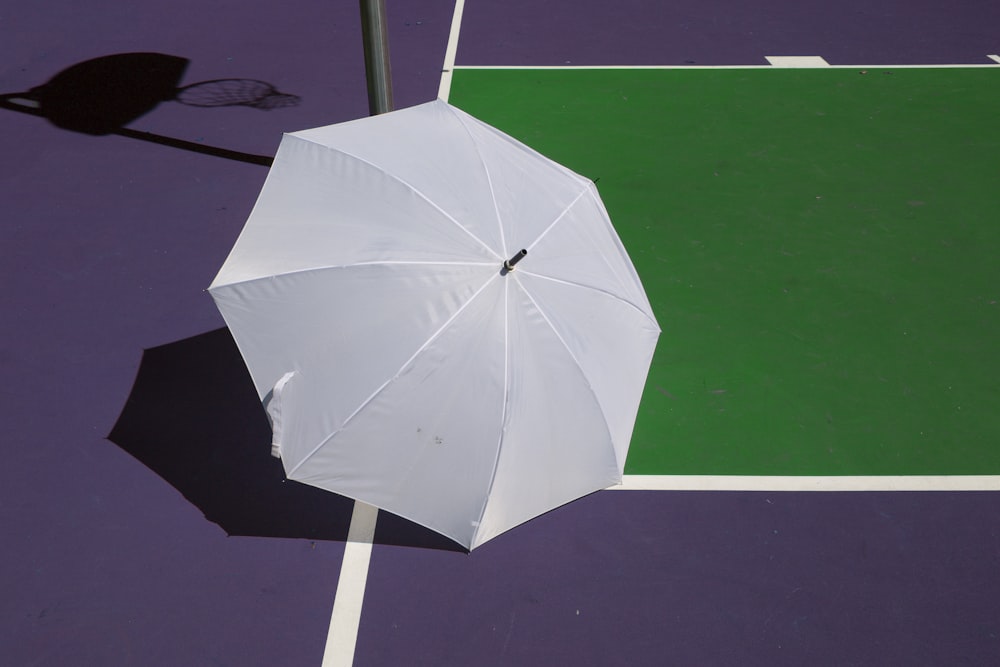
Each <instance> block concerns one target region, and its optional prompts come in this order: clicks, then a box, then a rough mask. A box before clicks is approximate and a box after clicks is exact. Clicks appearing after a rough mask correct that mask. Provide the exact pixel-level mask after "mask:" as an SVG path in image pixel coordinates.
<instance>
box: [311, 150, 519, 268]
mask: <svg viewBox="0 0 1000 667" xmlns="http://www.w3.org/2000/svg"><path fill="white" fill-rule="evenodd" d="M296 138H297V139H300V140H301V141H306V142H309V143H311V144H313V145H315V146H320V147H321V148H325V149H327V150H331V151H334V152H336V153H340V154H341V155H345V156H347V157H349V158H353V159H355V160H357V161H358V162H360V163H362V164H366V165H368V166H369V167H371V168H372V169H374V170H376V171H378V172H380V173H382V175H384V176H386V177H388V178H390V179H392V180H394V181H396V182H397V183H399V184H401V185H403V186H405V187H407V188H409V189H410V191H411V192H413V193H414V194H415V195H417V196H418V197H420V198H421V199H423V200H424V201H425V202H427V203H428V204H430V205H431V206H432V207H433V208H434V209H435V210H437V211H438V212H440V213H441V215H443V216H444V217H446V218H447V219H448V220H450V221H451V222H452V224H454V225H455V226H456V227H458V228H459V229H461V230H462V231H463V232H465V233H466V234H468V235H469V237H470V238H472V239H473V240H475V241H476V242H477V243H479V245H481V246H482V247H483V248H485V249H486V251H487V252H489V253H490V254H491V255H494V256H496V257H497V258H498V259H503V258H502V257H501V256H500V255H498V254H497V253H496V251H495V250H493V248H491V247H489V245H487V244H486V243H485V242H484V241H483V240H482V239H481V238H479V237H478V236H476V235H475V234H473V233H472V232H471V231H469V229H467V228H466V227H465V225H463V224H462V223H460V222H459V221H458V220H456V219H455V217H454V216H452V215H451V214H450V213H448V212H447V211H445V210H444V209H443V208H441V207H440V206H438V205H437V204H435V203H434V202H433V201H432V200H431V199H430V197H428V196H427V195H425V194H424V193H423V192H421V191H420V190H418V189H417V188H416V186H414V185H413V184H412V183H410V182H408V181H405V180H403V179H402V178H400V177H399V176H397V175H396V174H393V173H391V172H388V171H386V170H385V169H383V168H382V167H380V166H378V165H377V164H375V163H374V162H370V161H369V160H366V159H364V158H363V157H361V156H359V155H355V154H354V153H350V152H348V151H345V150H344V149H342V148H337V147H335V146H328V145H326V144H321V143H319V142H317V141H313V140H312V139H307V138H305V137H296Z"/></svg>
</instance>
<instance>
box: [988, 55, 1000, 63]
mask: <svg viewBox="0 0 1000 667" xmlns="http://www.w3.org/2000/svg"><path fill="white" fill-rule="evenodd" d="M986 57H987V58H989V59H990V60H993V61H996V62H998V63H1000V56H996V55H989V56H986Z"/></svg>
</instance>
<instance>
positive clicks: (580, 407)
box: [209, 100, 659, 549]
mask: <svg viewBox="0 0 1000 667" xmlns="http://www.w3.org/2000/svg"><path fill="white" fill-rule="evenodd" d="M522 249H523V250H525V251H526V252H527V254H526V255H523V254H521V253H519V252H518V251H520V250H522ZM518 260H520V262H519V263H517V265H516V266H514V267H511V265H510V264H506V266H505V262H511V261H513V262H517V261H518ZM511 268H513V269H514V270H510V269H511ZM209 290H210V292H211V295H212V297H213V298H214V299H215V302H216V304H217V305H218V308H219V310H220V311H221V313H222V315H223V317H224V319H225V320H226V323H227V324H228V326H229V328H230V331H231V332H232V334H233V337H234V338H235V340H236V343H237V345H238V346H239V348H240V351H241V353H242V355H243V358H244V360H245V361H246V364H247V367H248V369H249V371H250V374H251V376H252V378H253V381H254V384H255V385H256V388H257V391H258V393H259V395H260V397H261V400H262V401H264V402H265V404H266V406H267V409H268V413H269V414H270V416H271V419H272V427H273V430H274V453H275V454H276V455H278V456H280V457H281V460H282V462H283V465H284V467H285V471H286V474H287V476H288V478H289V479H293V480H297V481H300V482H304V483H306V484H311V485H314V486H318V487H320V488H323V489H327V490H329V491H332V492H335V493H339V494H342V495H344V496H347V497H350V498H354V499H357V500H361V501H364V502H366V503H370V504H372V505H375V506H376V507H379V508H382V509H384V510H387V511H389V512H392V513H395V514H398V515H400V516H402V517H405V518H407V519H410V520H412V521H415V522H417V523H419V524H422V525H424V526H427V527H429V528H431V529H433V530H435V531H438V532H440V533H443V534H444V535H447V536H448V537H450V538H452V539H454V540H455V541H456V542H458V543H459V544H461V545H463V546H464V547H466V548H468V549H473V548H475V547H477V546H479V545H481V544H483V543H484V542H485V541H487V540H489V539H491V538H493V537H496V536H497V535H499V534H500V533H502V532H504V531H506V530H508V529H510V528H512V527H514V526H516V525H518V524H520V523H522V522H524V521H527V520H529V519H531V518H532V517H535V516H538V515H539V514H542V513H544V512H547V511H548V510H551V509H553V508H555V507H558V506H560V505H562V504H564V503H567V502H569V501H571V500H573V499H575V498H579V497H580V496H583V495H586V494H588V493H590V492H592V491H595V490H598V489H601V488H605V487H608V486H611V485H614V484H616V483H619V482H620V480H621V475H622V471H623V467H624V465H625V458H626V454H627V452H628V446H629V440H630V439H631V435H632V429H633V425H634V422H635V417H636V412H637V410H638V405H639V400H640V396H641V394H642V390H643V386H644V384H645V378H646V374H647V372H648V369H649V364H650V360H651V357H652V354H653V349H654V347H655V345H656V340H657V337H658V336H659V327H658V325H657V323H656V320H655V318H654V316H653V313H652V309H651V308H650V305H649V301H648V300H647V298H646V295H645V293H644V291H643V289H642V285H641V283H640V281H639V277H638V275H637V274H636V271H635V268H634V267H633V265H632V262H631V261H630V260H629V257H628V255H627V254H626V252H625V249H624V248H623V246H622V244H621V241H620V240H619V238H618V235H617V234H616V232H615V230H614V228H613V227H612V225H611V221H610V219H609V217H608V214H607V212H606V211H605V208H604V205H603V204H602V202H601V199H600V197H599V195H598V193H597V189H596V187H595V186H594V184H593V183H592V182H591V181H590V180H588V179H586V178H584V177H582V176H580V175H578V174H576V173H574V172H572V171H570V170H569V169H567V168H565V167H563V166H560V165H559V164H557V163H555V162H553V161H551V160H549V159H548V158H545V157H544V156H542V155H540V154H538V153H537V152H535V151H533V150H532V149H530V148H528V147H527V146H525V145H524V144H522V143H520V142H518V141H516V140H515V139H513V138H511V137H509V136H507V135H505V134H503V133H502V132H500V131H499V130H497V129H495V128H493V127H491V126H489V125H487V124H485V123H483V122H481V121H479V120H477V119H475V118H473V117H472V116H470V115H468V114H466V113H464V112H463V111H461V110H459V109H457V108H455V107H453V106H450V105H449V104H447V103H445V102H443V101H440V100H438V101H435V102H430V103H427V104H422V105H419V106H415V107H411V108H409V109H404V110H400V111H395V112H392V113H387V114H383V115H379V116H373V117H370V118H365V119H361V120H356V121H351V122H346V123H340V124H337V125H330V126H327V127H320V128H315V129H311V130H305V131H302V132H295V133H291V134H286V135H285V136H284V137H283V139H282V142H281V145H280V147H279V149H278V153H277V155H276V157H275V160H274V165H273V166H272V168H271V170H270V172H269V174H268V177H267V180H266V182H265V184H264V187H263V189H262V191H261V193H260V196H259V198H258V200H257V203H256V205H255V206H254V208H253V211H252V213H251V214H250V217H249V219H248V221H247V223H246V225H245V227H244V229H243V232H242V233H241V235H240V237H239V239H238V240H237V242H236V244H235V246H234V247H233V249H232V251H231V253H230V255H229V257H228V258H227V259H226V261H225V263H224V265H223V266H222V268H221V270H220V271H219V274H218V276H217V277H216V278H215V280H214V282H213V283H212V285H211V287H210V288H209Z"/></svg>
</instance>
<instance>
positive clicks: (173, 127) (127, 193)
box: [0, 0, 1000, 667]
mask: <svg viewBox="0 0 1000 667" xmlns="http://www.w3.org/2000/svg"><path fill="white" fill-rule="evenodd" d="M758 4H759V3H758ZM388 5H389V23H390V26H389V35H390V40H391V48H392V55H393V77H394V83H395V98H396V100H395V101H396V105H397V106H399V107H403V106H409V105H412V104H415V103H418V102H423V101H427V100H430V99H433V98H434V97H435V96H436V95H437V93H438V85H439V80H440V75H441V70H442V64H443V63H444V62H445V53H446V47H447V44H448V39H449V34H450V31H451V23H452V15H453V12H454V8H455V4H454V3H453V2H451V1H448V0H440V1H433V0H408V1H406V2H397V1H394V0H388ZM542 7H544V9H540V8H542ZM666 7H667V4H665V3H658V2H652V1H650V0H646V1H645V2H642V1H640V0H623V1H622V2H615V3H598V2H591V1H590V0H585V1H583V2H568V1H563V2H554V3H538V2H527V1H525V0H514V1H511V2H499V1H493V2H476V0H470V1H469V2H468V3H467V4H466V6H465V15H464V20H463V23H462V32H461V39H460V42H459V47H458V52H457V53H458V55H457V62H458V64H459V65H463V64H464V65H526V64H531V65H562V64H566V63H570V64H630V65H641V64H662V65H683V64H698V65H713V64H747V65H758V64H766V62H767V61H766V59H765V58H766V56H775V55H818V56H822V57H824V58H826V60H827V61H829V62H830V63H833V64H859V63H865V64H873V63H893V64H907V63H925V64H933V63H970V64H988V63H989V62H991V61H990V60H989V59H988V58H987V56H988V54H996V53H997V52H998V51H1000V5H998V4H997V3H995V2H987V1H986V0H968V1H963V2H956V3H950V4H949V3H930V2H927V1H924V0H920V1H919V2H909V3H904V2H898V1H895V2H888V1H881V2H878V1H876V2H861V1H860V0H848V1H847V2H841V3H838V4H835V5H834V4H829V3H813V2H807V3H801V2H799V3H795V2H784V1H783V2H769V3H765V6H764V7H759V6H758V7H756V8H754V9H753V10H751V8H750V4H748V3H737V2H731V1H729V0H715V1H713V0H710V1H708V2H686V3H681V4H677V3H673V4H670V5H669V9H667V8H666ZM129 53H131V54H136V53H144V54H150V53H154V54H160V56H159V57H157V58H156V62H157V63H159V65H161V66H162V67H161V70H158V71H161V73H162V76H161V77H160V79H159V80H158V81H155V82H151V81H150V80H148V78H147V79H141V81H139V82H133V83H132V84H131V85H132V86H133V87H138V88H139V89H142V91H143V93H142V95H143V96H144V98H143V99H141V100H138V101H137V97H136V95H138V93H135V94H130V92H129V90H123V88H122V86H123V85H124V84H122V85H118V86H115V85H108V84H106V81H107V80H108V79H107V77H90V78H87V77H86V76H83V75H80V72H81V71H85V72H86V70H87V68H84V70H79V69H78V70H76V73H77V75H78V76H77V78H76V83H75V85H69V84H66V77H62V78H60V77H59V76H58V75H59V74H60V72H65V71H66V70H67V69H69V68H71V67H72V66H74V65H80V64H83V63H88V62H90V61H93V60H94V59H98V58H102V57H105V56H110V55H112V54H129ZM0 55H2V58H0V96H3V100H4V105H3V106H4V108H0V146H2V148H3V159H2V160H0V206H2V213H0V285H2V287H0V373H2V380H3V383H2V390H0V391H2V396H0V415H2V417H3V423H4V436H3V439H2V445H3V464H2V465H0V536H2V537H0V544H2V547H0V665H11V666H21V665H39V666H42V665H44V666H62V665H69V666H89V665H99V666H113V665H143V666H160V665H163V666H176V665H184V666H186V667H187V666H191V667H194V666H200V665H241V666H242V665H289V666H299V665H320V664H321V663H322V662H323V659H324V649H325V646H326V642H327V635H328V631H329V627H330V619H331V609H332V606H333V601H334V598H335V596H336V594H337V587H338V576H339V573H340V568H341V562H342V558H343V554H344V553H345V541H346V539H347V530H348V528H347V527H348V524H349V522H350V517H351V504H350V503H349V502H348V501H345V500H344V499H340V498H337V497H334V496H330V495H329V494H313V493H310V492H309V491H307V490H302V489H299V488H289V487H291V486H292V484H291V483H288V484H287V485H286V484H285V483H283V482H282V481H281V479H280V477H281V475H280V471H278V469H277V468H275V467H274V466H275V465H277V464H276V463H275V462H273V460H271V459H269V458H268V457H267V451H268V444H269V440H268V432H267V425H266V422H264V421H263V415H262V414H261V413H260V410H259V404H257V403H255V401H254V396H253V392H252V388H250V387H249V385H248V379H247V378H246V376H245V375H244V374H243V373H242V371H241V368H240V366H239V360H238V358H237V357H234V356H233V353H234V350H233V346H232V343H231V341H230V340H229V339H228V338H227V334H226V333H225V331H222V330H221V329H222V326H223V324H222V321H221V318H220V317H219V315H218V314H217V312H216V310H215V308H214V305H213V304H212V302H211V299H210V297H209V296H208V295H207V293H206V292H205V288H206V287H207V285H208V284H209V283H210V282H211V280H212V278H213V277H214V275H215V272H216V271H217V269H218V267H219V266H220V265H221V263H222V261H223V259H224V258H225V256H226V254H227V252H228V250H229V248H230V247H231V245H232V243H233V241H234V240H235V238H236V235H237V234H238V233H239V231H240V229H241V227H242V224H243V222H244V220H245V219H246V216H247V214H248V213H249V211H250V208H251V207H252V205H253V203H254V200H255V198H256V195H257V192H258V191H259V188H260V186H261V184H262V182H263V180H264V177H265V175H266V168H265V167H264V166H262V165H261V164H259V162H260V161H261V160H260V159H259V158H264V159H266V158H268V157H269V156H271V155H273V153H274V151H275V149H276V147H277V145H278V142H279V141H280V138H281V133H282V132H284V131H294V130H298V129H304V128H307V127H312V126H317V125H325V124H330V123H334V122H338V121H343V120H348V119H352V118H358V117H362V116H364V115H366V114H367V100H366V95H365V82H364V70H363V57H362V46H361V38H360V27H359V18H358V7H357V3H354V2H330V1H327V2H314V1H309V0H288V1H287V2H283V3H273V2H269V3H264V2H250V3H237V2H231V1H229V0H198V1H194V0H177V1H176V2H172V3H164V2H152V1H151V0H136V1H135V2H124V1H122V0H94V1H93V2H86V3H80V2H77V1H70V0H52V1H50V2H46V3H28V2H23V3H13V2H11V3H7V5H6V6H5V7H4V8H3V9H2V10H0ZM129 62H131V61H128V60H119V61H116V60H114V59H112V60H105V61H104V65H106V66H109V67H113V68H117V69H115V72H116V77H112V78H113V79H114V80H115V81H119V82H122V81H125V82H127V81H129V80H130V79H129V77H130V76H133V77H134V72H129V71H127V70H128V67H129ZM89 67H90V68H91V69H90V70H89V71H91V72H93V71H98V72H100V71H101V70H99V69H98V70H95V69H94V67H96V66H93V65H91V66H89ZM104 71H106V70H104ZM220 80H226V82H221V81H220ZM80 81H83V82H84V84H86V85H82V84H80ZM153 83H157V84H158V85H159V86H160V87H159V88H156V86H153ZM199 83H200V84H203V85H201V86H200V87H196V86H195V85H194V84H199ZM33 89H35V90H34V91H33ZM178 89H180V90H182V91H183V90H187V91H188V92H187V93H186V94H178V95H177V96H176V99H169V98H170V97H171V96H172V93H171V94H165V93H164V92H163V91H164V90H166V91H168V92H171V91H176V90H178ZM255 91H256V92H255ZM268 91H270V92H268ZM46 95H48V96H49V97H45V96H46ZM255 95H256V97H255ZM291 96H294V97H291ZM39 100H42V101H41V102H40V101H39ZM60 104H61V105H62V109H63V111H64V113H63V114H62V115H61V116H57V115H55V114H52V115H50V117H49V118H44V117H41V116H40V115H39V113H37V112H39V111H40V110H41V109H42V108H43V107H44V108H45V110H46V111H48V112H52V110H53V109H55V108H57V107H58V106H59V105H60ZM130 104H131V105H132V106H131V107H129V105H130ZM46 105H47V106H46ZM112 106H114V107H116V108H117V109H118V110H119V111H121V114H122V115H121V117H120V118H117V121H116V124H112V125H109V126H100V124H99V123H98V124H95V122H96V121H95V120H94V119H95V118H96V117H98V116H101V115H102V114H106V112H107V110H108V109H109V108H110V107H112ZM123 107H129V108H127V109H125V110H124V111H122V108H123ZM254 156H256V157H257V158H258V159H257V161H256V162H255V160H254ZM248 448H250V449H248ZM253 448H255V449H253ZM257 452H261V453H262V454H263V462H261V461H259V460H258V459H257V458H256V453H257ZM234 461H235V462H236V463H235V464H234V463H233V462H234ZM998 513H1000V496H998V495H997V494H996V493H944V492H939V493H928V494H916V493H898V494H887V493H857V494H833V493H816V494H800V493H785V494H768V493H763V492H753V493H737V492H732V493H702V492H638V491H621V492H602V493H599V494H595V495H593V496H590V497H588V498H586V499H584V500H582V501H580V502H578V503H573V504H571V505H569V506H566V507H564V508H561V509H559V510H556V511H554V512H552V513H550V514H548V515H545V516H544V517H541V518H540V519H538V520H536V521H533V522H531V523H529V524H527V525H526V526H524V527H523V528H521V529H518V530H515V531H512V532H511V533H509V534H508V535H506V536H504V537H503V538H501V539H498V540H495V541H494V542H492V543H490V544H488V545H486V546H484V547H483V548H482V549H481V550H477V551H476V552H474V553H473V554H471V555H467V554H464V553H460V552H456V551H454V550H453V549H452V547H451V546H450V545H449V544H448V543H446V542H443V541H442V540H440V539H438V538H437V537H435V536H434V535H431V534H428V533H427V532H426V531H423V530H420V529H417V528H415V527H413V526H412V525H409V524H406V523H405V522H402V521H400V520H396V519H394V518H393V517H387V516H386V517H381V518H380V519H379V524H378V530H377V532H376V534H375V539H374V547H373V550H372V556H371V562H370V569H369V574H368V580H367V590H366V593H365V598H364V608H363V611H362V614H361V618H360V625H359V627H358V630H357V649H356V654H355V656H356V664H359V665H407V664H426V665H467V664H473V665H476V664H483V665H506V664H511V665H554V664H578V665H638V664H650V665H652V664H657V665H658V664H680V665H743V664H757V665H772V664H790V665H791V664H794V665H803V664H831V665H833V664H835V665H866V664H867V665H889V664H977V665H984V664H997V662H998V660H1000V659H998V658H997V656H1000V607H998V603H997V599H998V596H1000V587H998V577H1000V575H998V572H1000V533H998V531H997V529H996V528H995V527H993V528H986V529H985V530H984V528H983V527H984V526H991V525H993V524H992V523H990V522H988V521H984V520H983V519H984V517H990V516H997V514H998Z"/></svg>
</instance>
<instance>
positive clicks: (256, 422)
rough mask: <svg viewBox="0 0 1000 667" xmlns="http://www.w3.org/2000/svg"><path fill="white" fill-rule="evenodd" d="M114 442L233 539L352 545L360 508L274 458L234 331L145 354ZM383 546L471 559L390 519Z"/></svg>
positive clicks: (383, 520)
mask: <svg viewBox="0 0 1000 667" xmlns="http://www.w3.org/2000/svg"><path fill="white" fill-rule="evenodd" d="M108 440H110V441H111V442H113V443H115V444H116V445H118V446H119V447H121V448H122V449H123V450H125V451H126V452H128V453H129V454H131V455H132V456H133V457H135V458H136V459H137V460H139V461H140V462H141V463H143V464H144V465H145V466H146V467H148V468H149V469H150V470H152V471H153V472H155V473H156V474H157V475H159V476H160V477H161V478H163V479H164V480H165V481H166V482H167V483H169V484H170V485H171V486H173V487H174V488H175V489H177V491H179V492H180V493H181V494H182V495H183V496H184V497H185V498H186V499H187V500H188V501H189V502H191V503H192V504H193V505H195V506H196V507H197V508H198V509H199V510H201V512H202V513H204V515H205V518H206V519H208V520H209V521H211V522H213V523H216V524H218V525H219V526H220V527H221V528H222V529H223V530H224V531H226V533H227V534H228V535H230V536H237V535H240V536H256V537H285V538H298V539H308V540H331V541H346V540H347V534H348V528H349V526H350V522H351V513H352V511H353V502H354V501H352V500H351V499H349V498H345V497H343V496H339V495H337V494H334V493H329V492H327V491H323V490H321V489H317V488H315V487H311V486H307V485H304V484H299V483H298V482H294V481H290V480H286V479H285V474H284V469H283V468H282V466H281V462H280V461H279V460H278V459H275V458H273V457H271V456H270V453H269V452H270V448H271V444H270V443H271V429H270V426H269V425H268V422H267V418H266V416H265V414H264V410H263V409H262V408H261V404H260V401H259V399H258V398H257V393H256V391H255V389H254V387H253V383H252V382H251V380H250V377H249V374H248V373H247V371H246V367H245V366H244V364H243V360H242V358H241V356H240V353H239V350H238V349H237V347H236V344H235V342H234V341H233V339H232V336H231V335H230V333H229V330H228V329H225V328H223V329H217V330H215V331H210V332H207V333H204V334H200V335H198V336H194V337H191V338H187V339H184V340H181V341H177V342H174V343H169V344H167V345H162V346H159V347H155V348H151V349H148V350H146V351H144V352H143V355H142V361H141V363H140V365H139V371H138V374H137V377H136V380H135V384H134V385H133V387H132V391H131V393H130V395H129V397H128V400H127V401H126V403H125V406H124V408H123V409H122V413H121V416H120V417H119V418H118V421H117V422H116V423H115V426H114V428H113V429H112V431H111V434H110V435H109V436H108ZM375 542H376V543H378V544H387V545H396V546H407V547H421V548H427V549H440V550H449V551H458V552H465V549H463V548H462V547H461V546H460V545H458V544H457V543H455V542H453V541H452V540H450V539H448V538H446V537H444V536H442V535H439V534H438V533H435V532H433V531H431V530H429V529H427V528H424V527H423V526H419V525H417V524H414V523H412V522H410V521H407V520H405V519H402V518H400V517H398V516H395V515H393V514H389V513H387V512H379V518H378V524H377V529H376V533H375Z"/></svg>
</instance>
